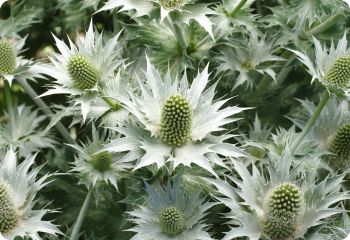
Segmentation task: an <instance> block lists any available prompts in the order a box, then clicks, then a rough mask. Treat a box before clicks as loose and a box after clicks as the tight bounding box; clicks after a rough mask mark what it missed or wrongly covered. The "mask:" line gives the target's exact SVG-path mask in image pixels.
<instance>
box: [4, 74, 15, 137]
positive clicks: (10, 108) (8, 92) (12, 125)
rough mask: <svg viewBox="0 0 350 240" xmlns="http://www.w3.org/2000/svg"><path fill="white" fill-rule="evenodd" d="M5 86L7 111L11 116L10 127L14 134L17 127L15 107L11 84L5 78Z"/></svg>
mask: <svg viewBox="0 0 350 240" xmlns="http://www.w3.org/2000/svg"><path fill="white" fill-rule="evenodd" d="M4 88H5V100H6V106H7V112H8V114H9V118H10V128H11V132H12V134H14V130H15V128H16V123H15V112H14V111H15V109H14V107H13V103H12V97H11V86H10V84H9V82H8V81H7V80H4Z"/></svg>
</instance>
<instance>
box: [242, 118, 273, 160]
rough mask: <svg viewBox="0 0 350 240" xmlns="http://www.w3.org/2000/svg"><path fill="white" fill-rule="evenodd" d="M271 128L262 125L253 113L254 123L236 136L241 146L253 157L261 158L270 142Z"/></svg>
mask: <svg viewBox="0 0 350 240" xmlns="http://www.w3.org/2000/svg"><path fill="white" fill-rule="evenodd" d="M271 130H272V128H270V127H268V126H267V125H262V123H261V120H260V119H259V117H258V115H257V114H256V115H255V120H254V123H253V124H252V125H251V126H250V129H249V131H248V133H247V134H244V133H242V134H240V135H238V136H236V138H237V140H238V141H240V142H242V147H243V148H244V149H245V150H246V151H247V152H248V153H249V154H250V155H251V156H252V157H254V158H256V159H262V158H263V157H264V156H265V153H266V151H265V148H266V146H267V145H268V143H270V138H271Z"/></svg>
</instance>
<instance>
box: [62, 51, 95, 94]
mask: <svg viewBox="0 0 350 240" xmlns="http://www.w3.org/2000/svg"><path fill="white" fill-rule="evenodd" d="M67 69H68V73H69V75H70V77H71V78H72V80H73V81H74V83H75V86H76V87H77V88H79V89H81V90H85V89H91V88H93V87H94V86H95V85H96V83H97V82H98V81H99V79H100V73H99V71H98V69H97V68H96V67H95V66H94V65H93V64H92V63H91V62H90V60H89V59H88V58H87V57H85V56H83V55H81V54H77V55H74V56H72V57H71V58H70V59H69V62H68V66H67Z"/></svg>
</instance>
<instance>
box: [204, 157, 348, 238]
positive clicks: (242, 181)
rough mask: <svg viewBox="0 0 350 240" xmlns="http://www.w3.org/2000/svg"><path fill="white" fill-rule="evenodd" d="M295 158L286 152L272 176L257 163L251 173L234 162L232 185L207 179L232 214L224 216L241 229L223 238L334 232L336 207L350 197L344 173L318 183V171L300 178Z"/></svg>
mask: <svg viewBox="0 0 350 240" xmlns="http://www.w3.org/2000/svg"><path fill="white" fill-rule="evenodd" d="M292 158H293V157H292V156H291V155H290V153H289V152H288V151H287V152H284V153H283V155H282V156H281V158H280V159H279V160H278V162H277V163H276V164H273V166H269V167H268V168H267V171H266V172H265V173H264V174H266V175H267V176H264V175H262V174H263V173H262V172H260V170H259V169H258V168H257V166H256V165H255V164H252V172H250V171H249V170H248V168H247V166H245V165H244V164H243V163H241V162H239V161H235V162H234V166H235V170H236V171H237V174H238V175H237V176H232V177H231V176H230V177H229V178H228V180H229V181H222V180H218V179H216V180H213V179H207V181H208V182H209V183H211V184H213V186H215V187H216V189H217V191H218V192H217V200H218V201H220V202H222V203H223V204H225V205H226V206H227V207H228V208H230V210H231V212H229V213H227V214H225V215H226V217H227V218H229V219H232V220H231V221H229V222H228V223H231V224H233V225H238V227H237V226H235V227H232V230H231V231H230V232H227V233H226V236H225V237H224V238H223V239H225V240H228V239H234V238H236V237H244V236H245V237H248V238H249V239H257V240H258V239H260V238H261V237H263V236H264V237H265V238H267V239H271V240H277V239H293V238H307V236H308V230H309V229H310V228H312V227H315V226H319V225H322V224H323V227H325V228H327V227H328V228H331V225H330V224H331V222H332V218H331V216H334V215H336V214H338V213H339V211H340V209H339V208H338V207H337V205H333V204H335V203H339V202H340V201H342V200H346V199H349V197H350V195H349V194H348V192H341V191H339V190H340V187H341V186H337V184H340V183H341V182H342V181H343V179H344V177H345V175H344V174H340V175H336V174H334V175H332V176H327V177H326V178H325V179H323V180H321V181H319V182H317V183H316V179H315V177H316V175H315V173H316V170H315V169H314V170H313V171H312V172H309V173H305V174H306V175H305V176H302V177H301V178H300V173H298V171H297V169H298V167H292V166H291V164H292ZM299 166H300V165H299ZM231 183H233V184H231ZM240 199H242V200H243V201H240ZM246 206H248V208H247V207H246Z"/></svg>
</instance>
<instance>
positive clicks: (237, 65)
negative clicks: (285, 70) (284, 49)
mask: <svg viewBox="0 0 350 240" xmlns="http://www.w3.org/2000/svg"><path fill="white" fill-rule="evenodd" d="M245 38H246V41H242V44H239V45H238V47H237V46H235V45H230V43H227V46H226V47H223V48H222V49H221V54H220V55H219V56H218V57H217V60H218V62H219V66H218V67H217V71H218V72H219V73H220V72H228V73H231V74H232V72H233V73H236V72H238V77H237V78H236V79H235V83H234V84H233V88H236V87H238V86H240V85H242V84H245V85H246V86H247V87H249V88H252V87H253V86H254V85H256V84H257V83H256V79H257V76H259V77H258V78H261V76H264V75H268V76H270V77H271V78H272V79H273V80H274V81H275V80H276V73H275V71H274V70H273V68H272V67H273V66H272V65H271V64H267V63H268V62H276V61H283V60H284V59H283V58H281V57H279V56H276V55H274V54H273V53H274V52H275V50H276V49H277V46H275V45H274V42H273V41H269V40H267V39H265V37H263V36H260V34H259V33H258V32H256V31H250V32H248V35H246V36H245Z"/></svg>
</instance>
